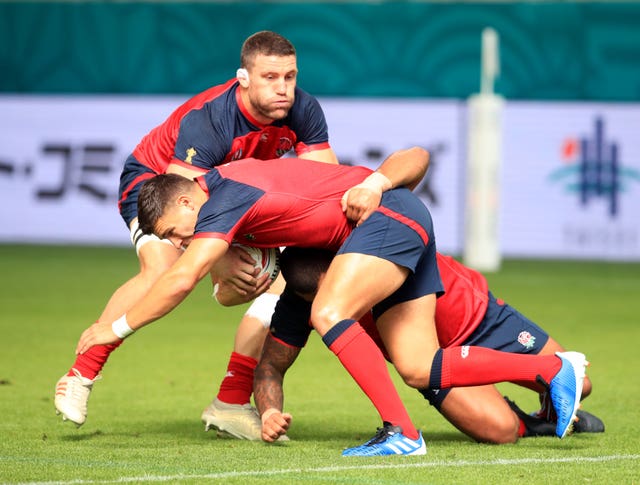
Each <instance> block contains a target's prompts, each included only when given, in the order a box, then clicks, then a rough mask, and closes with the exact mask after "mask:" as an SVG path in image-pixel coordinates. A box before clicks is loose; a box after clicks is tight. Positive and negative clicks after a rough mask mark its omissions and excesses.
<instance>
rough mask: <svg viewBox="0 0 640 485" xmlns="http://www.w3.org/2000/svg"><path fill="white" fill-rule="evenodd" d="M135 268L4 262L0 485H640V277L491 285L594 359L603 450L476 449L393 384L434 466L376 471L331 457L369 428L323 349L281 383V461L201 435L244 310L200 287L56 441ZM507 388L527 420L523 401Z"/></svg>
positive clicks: (33, 255)
mask: <svg viewBox="0 0 640 485" xmlns="http://www.w3.org/2000/svg"><path fill="white" fill-rule="evenodd" d="M136 264H137V261H136V259H135V255H134V254H133V251H131V250H130V249H113V248H110V249H107V248H75V247H74V248H69V247H37V246H33V247H18V246H0V267H2V276H3V277H2V279H1V280H0V308H1V309H2V312H1V314H0V336H1V337H0V416H2V421H1V422H0V482H3V483H16V482H22V483H34V482H38V483H77V484H85V483H87V484H88V483H148V482H166V483H194V484H195V483H225V484H227V483H228V484H240V483H242V484H246V483H267V482H268V483H270V484H279V483H345V484H346V483H349V484H354V483H355V484H357V483H363V484H370V483H389V484H391V483H393V484H418V483H432V484H451V483H461V484H469V483H482V484H485V483H526V484H531V483H563V484H564V483H568V482H570V483H616V484H623V483H624V484H632V483H640V438H639V436H640V424H639V423H640V416H639V412H638V404H639V403H640V379H639V378H638V370H639V369H640V357H639V356H638V354H639V353H638V351H637V348H636V344H637V342H639V341H640V317H639V315H640V264H607V263H584V262H558V261H553V262H541V261H507V262H505V263H504V265H503V269H502V270H501V271H500V272H499V273H496V274H491V275H489V276H488V278H489V283H490V287H491V289H492V291H493V292H494V294H496V296H499V297H501V298H503V299H505V300H506V301H507V302H508V303H510V304H512V305H513V306H515V307H516V308H518V309H519V310H520V311H522V312H523V313H524V314H525V315H527V316H529V317H530V318H531V319H533V320H534V321H536V322H537V323H539V324H540V325H541V326H542V327H543V328H545V329H546V330H547V331H549V332H550V333H551V335H553V336H554V337H555V338H556V339H557V340H558V341H560V342H561V343H562V344H563V345H565V346H566V347H567V348H568V349H571V350H580V351H582V352H584V353H586V354H587V357H588V359H589V360H590V361H591V363H592V365H591V367H590V368H589V370H588V372H589V375H590V377H591V379H592V381H593V385H594V390H593V394H592V395H591V396H590V397H589V399H588V400H586V401H585V403H584V409H586V410H588V411H590V412H593V413H594V414H596V415H598V416H600V417H601V418H602V419H603V420H604V421H605V424H606V432H605V433H604V434H597V435H575V436H570V437H568V438H567V439H564V440H558V439H555V438H535V439H524V440H521V441H520V442H519V443H518V444H516V445H503V446H492V445H479V444H476V443H473V442H472V441H471V440H469V439H468V438H466V437H465V436H464V435H462V434H461V433H459V432H458V431H457V430H455V429H454V428H453V427H452V426H451V425H450V424H449V423H447V422H446V421H445V420H444V419H443V418H442V417H440V415H438V414H437V413H436V412H435V411H434V410H433V409H432V408H430V407H429V406H428V405H427V403H426V402H425V401H424V400H423V399H422V397H421V396H420V395H419V394H418V393H417V392H416V391H414V390H411V389H408V388H406V387H405V386H404V385H402V384H401V383H400V381H399V380H398V381H397V382H398V388H399V390H400V393H401V395H402V397H403V399H404V401H405V403H406V405H407V407H408V408H409V411H410V413H411V415H412V417H413V419H414V422H415V423H416V424H417V425H418V426H419V427H420V428H421V429H422V430H423V432H424V434H425V438H426V440H427V446H428V453H427V455H426V456H422V457H387V458H370V459H362V458H360V459H359V458H342V457H341V456H340V451H341V450H342V448H344V447H346V446H353V445H356V444H359V443H361V442H362V441H363V440H365V439H368V438H369V437H371V436H372V434H373V432H374V431H375V428H376V426H379V423H378V418H377V415H376V412H375V410H374V409H373V407H372V406H371V405H370V404H369V402H368V400H367V399H366V398H365V397H364V395H363V394H362V393H361V391H359V389H357V388H356V385H355V384H354V383H353V382H352V381H351V379H350V378H349V377H348V376H347V375H346V372H345V371H344V370H343V369H342V367H341V366H340V364H339V362H338V361H337V359H336V358H335V357H334V356H333V354H331V353H330V352H328V351H327V350H326V348H324V346H323V345H322V343H321V341H320V340H319V338H318V337H317V336H315V335H313V336H312V338H311V339H310V342H309V345H308V347H307V349H305V350H304V351H303V352H302V354H301V356H300V358H299V359H298V362H297V363H296V364H295V365H294V367H293V368H292V369H291V371H290V372H289V374H288V375H287V379H286V382H285V392H286V402H285V407H286V409H287V410H288V411H289V412H291V413H292V414H293V418H294V421H293V424H292V428H291V430H290V437H291V441H290V442H289V443H286V444H282V445H266V444H263V443H252V442H242V441H236V440H229V439H220V438H217V437H216V436H215V434H214V433H213V432H209V433H205V432H204V431H203V425H202V424H201V423H200V421H199V416H200V413H201V411H202V409H203V408H204V407H205V406H206V405H207V404H208V403H209V401H210V400H211V399H212V398H213V396H214V395H215V392H216V391H217V386H218V384H219V382H220V380H221V379H222V377H223V375H224V372H225V370H226V369H225V367H226V363H227V359H228V357H229V353H230V351H231V348H232V342H233V335H234V332H235V326H236V324H237V322H238V321H239V319H240V316H241V315H242V313H243V311H244V309H245V307H236V308H231V309H229V308H226V309H225V308H222V307H220V306H218V305H217V304H216V303H215V302H214V301H213V300H212V299H211V298H210V296H209V295H210V292H211V288H210V284H209V283H207V282H203V283H201V285H200V287H199V288H198V289H197V290H196V292H195V293H194V294H193V295H191V296H190V297H189V298H188V299H187V301H186V302H185V303H184V304H183V305H182V306H181V307H179V308H178V309H177V310H176V311H175V312H174V313H173V314H171V315H170V316H168V317H166V318H165V319H164V320H162V321H161V322H158V323H156V324H154V325H152V326H150V327H148V328H145V329H144V330H142V331H140V332H139V333H137V334H136V335H134V336H133V337H132V338H130V339H129V340H127V341H126V342H125V343H124V344H123V345H122V346H121V347H120V349H118V350H117V351H116V352H114V353H113V354H112V356H111V359H110V361H109V363H108V364H107V366H106V367H105V369H104V372H103V379H102V380H101V381H98V382H97V383H96V385H95V386H94V390H93V393H92V397H91V400H90V402H89V417H88V420H87V422H86V424H85V425H84V426H82V427H81V428H78V429H76V428H75V427H74V426H73V425H72V424H70V423H68V422H67V423H62V422H61V420H60V419H59V418H58V417H56V416H55V414H54V408H53V390H54V385H55V382H56V381H57V379H58V378H59V377H60V376H61V375H62V374H63V373H64V372H65V371H66V370H67V369H68V367H69V366H70V365H71V364H72V362H73V360H74V354H73V350H74V348H75V344H76V341H77V339H78V337H79V335H80V333H81V331H82V330H83V329H84V328H85V327H86V326H88V325H89V324H90V323H91V322H92V321H93V320H94V319H95V318H96V317H97V316H98V314H99V313H100V311H101V310H102V307H103V306H104V304H105V302H106V300H107V298H108V297H109V296H110V295H111V292H112V291H113V290H114V289H115V288H116V287H117V286H118V285H119V284H121V283H122V282H123V281H124V280H125V279H126V278H128V277H129V276H132V275H133V274H134V272H135V269H136ZM500 387H501V390H502V391H503V393H505V394H507V395H509V396H510V397H511V398H512V399H515V400H516V401H517V402H518V404H519V405H520V406H521V407H523V408H524V409H527V410H533V409H535V407H536V404H537V403H536V398H535V396H534V394H533V393H531V392H529V391H526V390H523V389H520V388H517V387H515V386H512V385H509V384H503V385H501V386H500Z"/></svg>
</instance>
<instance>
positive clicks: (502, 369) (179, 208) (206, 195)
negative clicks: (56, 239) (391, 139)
mask: <svg viewBox="0 0 640 485" xmlns="http://www.w3.org/2000/svg"><path fill="white" fill-rule="evenodd" d="M427 161H428V153H427V152H425V151H424V150H422V149H420V148H414V149H411V150H404V151H400V152H397V153H395V154H393V155H392V156H391V157H389V158H388V159H387V160H386V161H385V163H384V164H383V166H381V167H380V168H379V170H378V172H376V173H371V171H370V170H368V169H366V168H364V167H349V166H341V165H331V164H325V163H317V162H313V161H308V160H299V159H298V160H296V159H286V158H285V159H279V160H271V161H257V160H244V161H238V162H235V163H230V164H226V165H223V166H220V167H217V168H214V169H212V170H211V171H209V172H208V173H206V174H205V175H203V176H202V177H198V178H197V179H195V180H194V181H191V180H187V179H185V178H183V177H180V176H175V175H171V174H167V175H160V176H157V177H154V178H152V179H150V180H149V181H147V182H146V183H145V184H144V186H143V188H142V190H141V193H140V197H139V201H138V216H139V219H140V227H141V228H142V230H143V232H151V231H152V232H153V233H154V234H156V235H158V236H160V237H163V238H167V239H170V240H171V241H172V242H173V243H174V245H176V247H186V249H185V251H184V253H183V254H182V255H181V257H180V258H179V259H178V261H176V263H175V264H174V265H173V266H172V267H171V268H170V269H169V270H168V271H167V272H166V273H165V274H163V275H162V277H161V278H160V279H159V280H158V281H157V283H156V284H155V285H154V286H153V287H152V289H151V290H150V291H149V293H148V294H147V295H146V296H145V297H144V298H143V299H142V300H141V301H140V302H138V303H137V304H136V305H135V306H134V307H132V308H131V309H130V310H129V311H128V312H127V313H126V314H125V315H123V316H122V317H121V318H119V319H118V320H116V321H114V322H112V323H111V324H109V323H107V322H99V323H95V324H93V325H92V326H91V327H89V328H88V329H87V330H85V331H84V332H83V334H82V335H81V337H80V340H79V342H78V345H77V348H76V351H77V352H78V353H80V354H82V353H84V352H86V351H87V350H89V349H90V348H91V347H92V346H93V345H96V344H106V343H113V342H115V341H118V339H119V338H125V337H126V336H128V335H130V334H131V333H133V332H134V331H135V330H137V329H139V328H141V327H142V326H144V325H147V324H149V323H151V322H153V321H155V320H157V319H159V318H161V317H162V316H164V315H166V314H167V313H169V312H170V311H171V310H173V309H174V308H175V307H176V306H177V305H179V304H180V302H181V301H182V300H184V299H185V298H186V297H187V295H188V294H189V293H190V292H191V291H192V290H193V289H194V287H195V285H196V284H197V283H198V281H199V280H200V279H202V278H203V277H204V276H206V275H207V274H208V273H209V272H210V270H211V268H212V267H213V266H214V265H215V264H216V263H217V261H218V260H220V259H221V258H222V257H223V256H224V254H225V253H226V252H227V250H228V248H229V246H230V245H231V242H232V241H238V242H240V243H245V242H246V241H251V243H252V244H253V245H255V246H257V247H277V246H301V247H304V246H312V247H321V248H325V249H330V250H337V255H336V256H335V258H334V259H333V261H332V262H331V265H330V266H329V269H328V271H327V273H326V275H325V277H324V279H323V281H322V282H321V284H320V286H319V288H318V292H317V294H316V296H315V298H314V302H313V305H312V309H311V322H312V325H313V327H314V329H315V330H316V331H317V332H318V333H319V334H320V335H321V337H322V340H323V342H324V343H325V344H326V345H327V347H329V349H330V350H331V351H332V352H333V353H334V354H335V355H336V356H337V357H338V358H339V360H340V362H341V363H342V365H343V366H344V367H345V369H346V370H347V371H348V372H349V373H350V375H351V376H352V377H353V378H354V380H355V381H356V382H357V383H358V385H359V386H360V387H361V388H362V390H363V391H364V392H365V394H366V395H367V396H368V397H369V399H370V400H371V402H372V403H373V404H374V406H375V407H376V409H377V411H378V413H379V415H380V417H381V420H382V422H383V427H382V428H381V429H380V430H379V432H378V433H377V434H376V435H375V436H374V438H373V439H371V440H369V441H368V442H366V443H365V444H364V445H361V446H357V447H354V448H349V449H347V450H344V451H343V455H344V456H375V455H391V454H402V455H422V454H424V453H426V445H425V442H424V439H423V438H422V434H421V433H420V432H419V431H418V430H417V429H416V428H415V426H414V425H413V423H412V422H411V419H410V417H409V415H408V413H407V411H406V409H405V408H404V405H403V404H402V401H401V400H400V398H399V396H398V394H397V391H396V390H395V387H394V385H393V382H392V380H391V377H390V375H389V373H388V370H387V367H386V363H385V360H384V357H383V355H382V353H381V352H380V350H379V348H378V347H377V346H376V345H375V343H374V342H373V340H372V339H371V338H370V337H369V336H368V335H367V334H366V332H365V331H364V330H363V328H362V327H361V325H360V324H359V323H358V321H357V320H356V318H358V317H359V316H361V315H363V314H364V313H365V311H367V309H370V308H374V314H375V317H376V325H377V327H378V330H379V332H380V335H381V337H382V339H383V341H384V343H385V347H386V349H387V350H388V352H389V354H390V357H391V359H392V361H393V362H394V365H395V367H396V369H397V370H398V372H399V374H400V375H401V376H402V378H403V379H404V381H405V383H407V384H408V385H410V386H411V387H415V388H417V389H423V388H426V387H431V388H449V387H460V386H474V385H484V384H489V383H495V382H501V381H518V382H522V383H525V384H526V385H528V386H531V387H532V388H534V389H536V390H542V389H543V385H542V384H541V382H540V381H539V379H542V380H543V381H544V382H548V383H549V392H550V396H551V400H552V404H553V407H554V409H555V410H556V413H557V414H558V422H557V425H556V434H557V436H558V437H560V438H562V437H564V436H565V435H566V434H567V432H568V430H569V428H570V425H571V424H572V422H573V420H574V419H575V413H576V410H577V407H578V405H579V397H580V395H581V392H582V381H583V378H584V367H585V365H586V360H585V357H584V355H582V354H580V353H577V352H565V353H558V354H557V355H550V356H539V355H517V354H510V353H505V352H498V351H494V350H490V349H485V348H482V347H473V346H463V347H450V348H447V349H441V348H439V347H438V339H437V334H436V329H435V322H434V315H435V303H436V297H437V295H439V294H441V293H442V290H443V287H442V282H441V280H440V276H439V273H438V266H437V263H436V259H435V258H436V257H435V254H436V251H435V238H434V234H433V227H432V223H431V216H430V214H429V211H428V210H427V208H426V207H425V206H424V205H423V204H422V202H421V201H420V199H418V197H416V196H415V195H414V194H413V193H411V191H410V190H408V189H407V188H405V187H404V185H405V184H409V185H410V186H414V185H415V184H416V183H417V182H418V181H419V180H420V178H421V177H422V176H423V175H424V173H425V171H426V168H427ZM249 166H250V167H251V169H250V170H248V167H249ZM376 175H377V176H379V177H383V178H384V179H385V180H387V183H385V184H384V187H385V188H386V189H392V190H386V191H385V192H384V193H383V194H382V197H381V201H380V205H379V207H378V208H377V209H376V210H375V211H374V212H373V213H372V214H371V215H370V216H369V217H368V218H367V219H366V220H364V222H362V223H361V224H360V225H358V226H357V227H355V228H354V227H353V225H352V224H351V223H350V222H349V220H348V219H347V217H346V216H345V214H344V213H343V209H342V204H341V200H342V197H343V194H344V193H345V192H347V191H348V190H349V189H350V188H351V187H353V186H354V185H356V186H357V184H360V183H364V184H366V183H367V181H370V180H371V179H372V178H374V177H375V176H376ZM394 187H397V188H394ZM371 274H376V275H377V278H375V279H372V278H369V277H368V276H369V275H371ZM271 419H273V420H276V421H279V420H281V419H286V417H285V416H284V415H283V414H282V413H281V412H280V411H279V410H277V409H268V410H264V411H263V412H262V420H263V422H267V421H268V420H271Z"/></svg>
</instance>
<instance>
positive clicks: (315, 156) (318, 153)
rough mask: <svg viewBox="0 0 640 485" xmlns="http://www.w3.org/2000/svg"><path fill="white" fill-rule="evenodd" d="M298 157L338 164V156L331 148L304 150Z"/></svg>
mask: <svg viewBox="0 0 640 485" xmlns="http://www.w3.org/2000/svg"><path fill="white" fill-rule="evenodd" d="M299 158H304V159H306V160H315V161H316V162H324V163H333V164H335V165H337V164H338V157H337V156H336V154H335V153H334V151H333V150H332V149H331V148H325V149H324V150H314V151H312V152H306V153H303V154H302V155H299Z"/></svg>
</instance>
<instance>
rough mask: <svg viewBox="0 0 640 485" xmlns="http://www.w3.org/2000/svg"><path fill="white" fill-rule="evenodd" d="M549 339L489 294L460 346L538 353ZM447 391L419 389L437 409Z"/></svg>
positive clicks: (534, 325)
mask: <svg viewBox="0 0 640 485" xmlns="http://www.w3.org/2000/svg"><path fill="white" fill-rule="evenodd" d="M548 340H549V334H548V333H547V332H545V331H544V330H542V329H541V328H540V327H539V326H538V325H536V324H535V323H533V322H532V321H531V320H529V319H528V318H527V317H525V316H524V315H523V314H522V313H520V312H519V311H517V310H516V309H515V308H513V307H511V306H509V305H507V304H506V303H503V302H498V301H497V300H496V298H495V297H494V296H493V295H492V294H491V292H489V305H488V307H487V312H486V313H485V316H484V318H483V319H482V321H481V322H480V325H478V328H476V329H475V331H474V332H473V333H472V334H471V335H470V336H469V338H468V339H466V340H465V341H464V343H463V344H462V345H474V346H477V347H485V348H488V349H494V350H500V351H502V352H510V353H512V354H538V353H540V351H541V350H542V347H544V346H545V344H546V343H547V341H548ZM449 391H450V389H421V390H420V392H421V393H422V395H423V396H424V397H425V399H427V400H428V401H429V402H430V403H431V404H432V405H433V406H435V407H436V408H437V409H440V406H441V405H442V401H443V400H444V398H445V397H446V396H447V394H448V393H449Z"/></svg>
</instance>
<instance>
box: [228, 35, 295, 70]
mask: <svg viewBox="0 0 640 485" xmlns="http://www.w3.org/2000/svg"><path fill="white" fill-rule="evenodd" d="M258 54H262V55H265V56H279V57H285V56H295V55H296V48H295V47H294V46H293V44H292V43H291V42H289V41H288V40H287V39H286V38H284V37H283V36H281V35H280V34H277V33H275V32H272V31H270V30H262V31H260V32H256V33H255V34H253V35H252V36H250V37H248V38H247V40H245V41H244V43H243V44H242V50H241V51H240V67H244V68H247V67H250V65H251V64H252V63H253V59H254V58H255V56H257V55H258Z"/></svg>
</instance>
